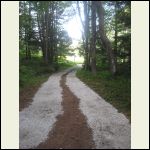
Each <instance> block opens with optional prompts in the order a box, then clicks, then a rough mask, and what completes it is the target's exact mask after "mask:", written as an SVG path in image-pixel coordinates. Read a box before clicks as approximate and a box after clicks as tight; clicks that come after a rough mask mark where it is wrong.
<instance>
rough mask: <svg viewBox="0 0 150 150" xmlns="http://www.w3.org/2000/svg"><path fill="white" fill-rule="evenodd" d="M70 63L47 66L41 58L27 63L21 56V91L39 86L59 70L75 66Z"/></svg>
mask: <svg viewBox="0 0 150 150" xmlns="http://www.w3.org/2000/svg"><path fill="white" fill-rule="evenodd" d="M74 65H75V63H73V62H70V61H59V62H58V64H57V65H56V64H55V65H50V64H45V63H44V62H43V60H42V58H41V57H36V56H35V57H32V59H31V60H29V61H26V60H25V59H23V58H22V56H20V64H19V89H20V90H22V89H25V88H27V87H30V86H37V85H40V84H41V83H43V82H44V81H46V80H47V79H48V77H49V76H50V75H51V74H52V73H54V72H56V71H59V70H63V69H66V68H69V67H72V66H74Z"/></svg>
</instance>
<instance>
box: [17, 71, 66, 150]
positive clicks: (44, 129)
mask: <svg viewBox="0 0 150 150" xmlns="http://www.w3.org/2000/svg"><path fill="white" fill-rule="evenodd" d="M62 74H63V72H61V73H57V74H53V75H52V76H50V77H49V79H48V81H47V82H45V83H44V84H43V85H42V86H41V88H39V90H38V91H37V93H36V94H35V96H34V98H33V102H32V104H31V105H30V106H29V107H27V108H25V109H23V110H22V111H21V112H20V114H19V142H20V143H19V145H20V149H29V148H33V147H35V146H38V145H39V144H40V143H41V142H43V141H45V140H46V139H47V137H48V133H49V131H50V130H51V129H52V127H53V124H54V123H55V122H56V120H57V119H56V116H58V115H60V114H63V110H62V106H61V101H62V94H61V92H62V89H61V87H60V85H59V82H60V78H61V75H62Z"/></svg>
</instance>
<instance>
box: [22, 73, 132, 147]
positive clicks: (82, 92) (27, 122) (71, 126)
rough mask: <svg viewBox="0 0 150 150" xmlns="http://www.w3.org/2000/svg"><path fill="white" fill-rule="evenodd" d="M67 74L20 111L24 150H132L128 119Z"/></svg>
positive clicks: (49, 83) (54, 79)
mask: <svg viewBox="0 0 150 150" xmlns="http://www.w3.org/2000/svg"><path fill="white" fill-rule="evenodd" d="M66 73H67V71H65V72H61V73H57V74H54V75H52V76H51V77H50V78H49V80H48V81H47V82H46V83H44V84H43V85H42V87H41V88H40V89H39V90H38V92H37V93H36V95H35V96H34V98H33V102H32V104H31V105H30V106H29V107H28V108H25V109H24V110H22V111H21V112H20V149H23V148H26V149H30V148H36V149H40V148H43V149H51V148H52V149H59V148H63V149H64V148H65V149H77V148H79V149H91V148H98V149H130V124H129V121H128V120H127V119H126V117H125V116H124V115H123V114H120V113H118V112H117V110H116V109H115V108H114V107H113V106H112V105H110V104H108V103H107V102H105V100H103V99H102V98H101V97H100V96H98V95H97V94H96V93H95V92H94V91H92V90H91V89H90V88H89V87H87V86H86V85H85V84H83V82H81V81H80V80H79V79H78V78H77V77H76V76H75V72H74V71H73V72H71V73H69V74H68V75H67V74H66Z"/></svg>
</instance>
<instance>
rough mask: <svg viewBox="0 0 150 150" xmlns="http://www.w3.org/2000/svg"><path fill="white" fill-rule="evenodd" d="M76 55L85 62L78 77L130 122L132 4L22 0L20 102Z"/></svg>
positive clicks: (20, 3) (73, 63)
mask: <svg viewBox="0 0 150 150" xmlns="http://www.w3.org/2000/svg"><path fill="white" fill-rule="evenodd" d="M73 20H74V21H75V20H76V24H73V26H71V27H69V26H68V28H70V29H71V30H69V29H67V28H65V24H67V22H73ZM77 24H79V26H77ZM78 30H79V31H80V34H81V36H80V38H79V37H78V35H77V33H76V32H77V31H78ZM75 31H76V32H75ZM72 35H74V37H72ZM77 37H78V39H76V38H77ZM75 42H76V43H77V44H76V46H74V43H75ZM77 53H79V55H80V56H81V57H83V58H84V62H83V63H82V69H79V70H78V71H77V76H78V77H79V78H80V79H81V80H83V81H84V82H85V83H86V84H87V85H89V86H90V87H91V88H93V89H94V90H95V91H96V92H98V93H99V94H100V95H101V96H102V97H104V98H105V99H106V100H108V101H109V102H110V103H111V104H113V105H114V106H115V107H116V108H118V109H119V111H121V112H124V113H125V114H127V116H128V117H129V118H130V113H131V112H130V111H131V108H130V106H131V86H130V84H131V79H130V77H131V2H130V1H20V2H19V56H20V64H19V65H20V67H19V72H20V73H19V84H20V91H21V93H22V94H20V99H22V97H24V96H22V95H24V94H25V93H26V92H24V91H36V90H37V87H38V86H39V85H40V84H41V83H42V82H43V81H45V80H46V79H47V78H48V76H49V75H50V74H52V73H53V72H56V71H58V70H60V69H64V68H67V67H71V66H73V65H75V64H77V62H76V61H75V58H76V54H77ZM68 56H72V57H73V59H72V62H70V61H68V60H67V57H68ZM24 89H25V90H24ZM31 89H33V90H31ZM34 89H35V90H34ZM28 95H32V94H30V93H29V94H28ZM29 97H31V96H29Z"/></svg>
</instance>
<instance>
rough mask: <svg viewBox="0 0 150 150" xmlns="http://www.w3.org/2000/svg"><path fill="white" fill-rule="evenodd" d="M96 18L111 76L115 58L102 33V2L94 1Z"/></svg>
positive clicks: (109, 43) (114, 68)
mask: <svg viewBox="0 0 150 150" xmlns="http://www.w3.org/2000/svg"><path fill="white" fill-rule="evenodd" d="M96 6H97V11H98V16H99V33H100V38H101V41H102V43H103V47H104V48H105V49H106V50H107V54H108V59H109V64H110V71H111V73H112V74H115V73H116V64H115V57H114V53H113V49H112V45H111V42H110V41H109V39H108V38H107V36H106V33H105V31H104V9H103V6H102V1H96Z"/></svg>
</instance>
